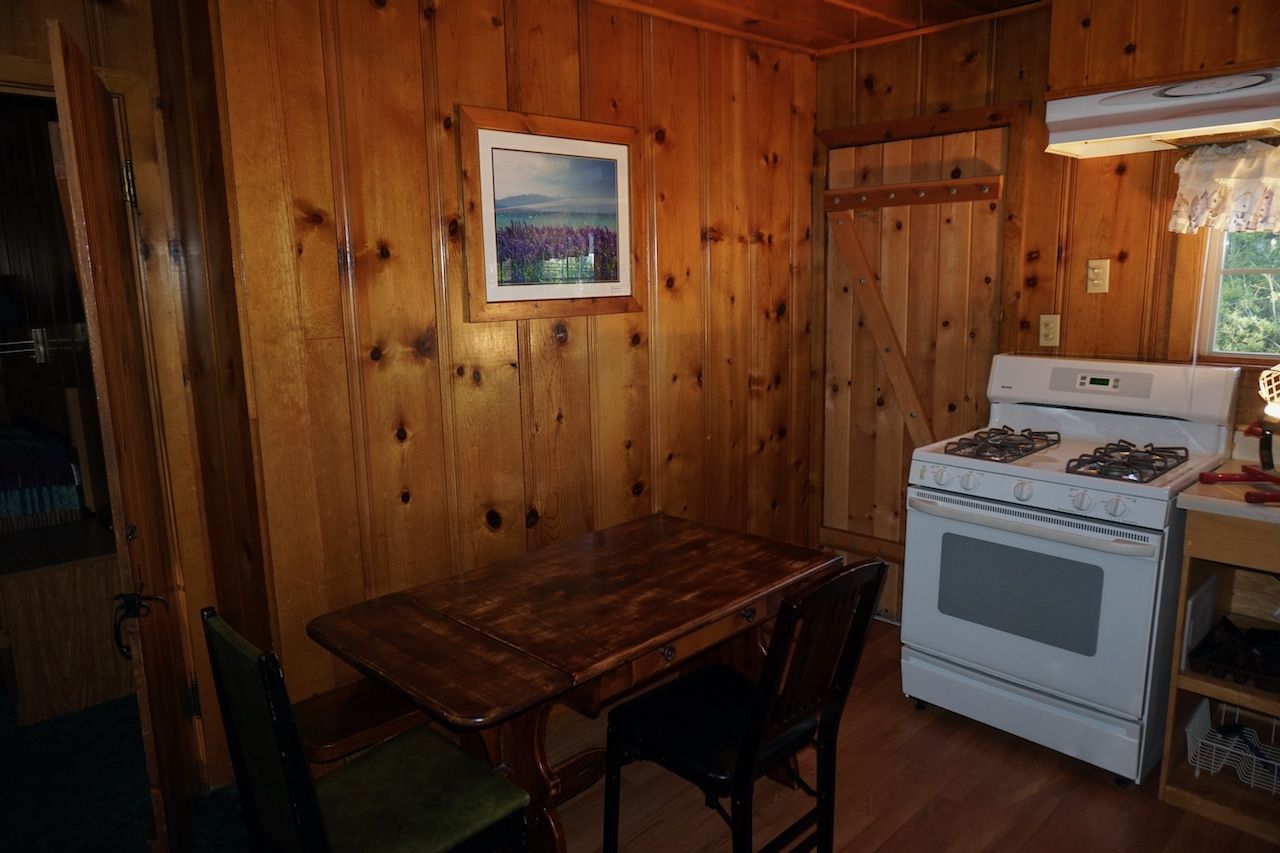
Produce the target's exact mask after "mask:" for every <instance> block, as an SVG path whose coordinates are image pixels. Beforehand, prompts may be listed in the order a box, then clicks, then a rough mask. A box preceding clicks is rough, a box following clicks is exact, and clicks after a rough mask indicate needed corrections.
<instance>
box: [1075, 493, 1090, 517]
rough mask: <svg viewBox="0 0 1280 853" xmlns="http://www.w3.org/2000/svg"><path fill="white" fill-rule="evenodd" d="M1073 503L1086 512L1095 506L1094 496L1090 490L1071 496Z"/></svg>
mask: <svg viewBox="0 0 1280 853" xmlns="http://www.w3.org/2000/svg"><path fill="white" fill-rule="evenodd" d="M1071 505H1072V506H1073V507H1075V508H1076V509H1078V510H1080V511H1081V512H1084V511H1085V510H1087V509H1089V507H1091V506H1093V498H1091V497H1089V493H1088V492H1076V493H1074V494H1073V495H1072V496H1071Z"/></svg>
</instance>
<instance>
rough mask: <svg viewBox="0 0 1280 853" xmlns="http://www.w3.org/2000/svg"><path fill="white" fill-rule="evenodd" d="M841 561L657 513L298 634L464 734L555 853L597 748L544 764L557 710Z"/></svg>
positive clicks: (647, 673) (623, 687)
mask: <svg viewBox="0 0 1280 853" xmlns="http://www.w3.org/2000/svg"><path fill="white" fill-rule="evenodd" d="M839 565H840V558H839V557H838V556H837V555H834V554H827V553H823V552H821V551H816V550H813V549H810V548H804V547H801V546H797V545H789V544H785V543H782V542H776V541H773V540H771V539H766V538H763V537H760V536H752V535H749V534H746V533H739V532H735V531H731V530H723V529H720V528H715V527H710V526H707V525H705V524H699V523H697V522H694V521H689V520H686V519H680V518H674V517H671V516H668V515H664V514H661V513H657V514H654V515H650V516H647V517H645V518H641V519H637V520H635V521H631V522H627V523H625V524H620V525H617V526H615V527H610V528H607V529H604V530H599V531H596V532H594V533H589V534H586V535H584V536H580V537H578V538H576V539H571V540H567V541H564V542H560V543H557V544H554V545H550V546H547V547H545V548H542V549H540V550H538V551H534V552H532V553H529V554H525V555H523V556H520V557H516V558H513V559H510V560H506V561H504V562H501V563H496V564H494V565H491V566H487V567H485V568H482V569H478V570H476V571H472V572H467V573H465V574H461V575H458V576H456V577H451V578H447V579H443V580H439V581H435V582H433V583H428V584H426V585H424V586H420V587H416V588H413V589H408V590H404V591H403V592H398V593H394V594H391V595H385V596H382V597H380V598H375V599H371V600H369V601H365V602H362V603H360V604H355V605H352V606H350V607H344V608H342V609H341V610H337V611H335V612H333V613H328V614H325V615H323V616H320V617H318V618H316V619H314V620H313V621H312V622H311V623H310V624H309V625H308V626H307V631H308V633H309V634H310V636H311V637H312V638H313V639H314V640H315V641H316V642H318V643H319V644H320V645H322V646H324V647H325V648H326V649H329V650H330V651H331V652H333V653H334V654H335V655H337V656H338V657H339V658H341V659H342V660H344V661H346V662H347V663H349V664H351V665H352V666H354V667H355V668H356V669H358V670H360V671H361V672H363V673H364V674H365V675H367V676H369V677H370V678H374V679H377V680H378V681H381V682H382V683H384V684H386V685H388V686H390V687H392V688H394V689H395V690H398V691H400V692H401V693H403V694H404V695H406V696H408V697H409V698H411V699H412V700H413V701H415V702H417V703H418V704H419V705H420V706H421V707H422V708H424V709H426V710H427V711H428V712H429V713H430V714H432V715H434V716H435V717H436V718H438V719H439V720H441V721H442V722H444V723H446V724H448V725H449V726H451V727H454V728H455V729H457V730H459V731H460V732H461V734H462V738H461V739H462V742H463V744H464V745H465V746H467V747H468V748H469V749H470V750H471V751H473V752H474V753H476V754H477V755H479V756H480V757H482V758H484V759H485V760H487V761H488V762H489V763H490V764H491V765H493V766H495V767H500V768H503V769H504V770H505V771H506V772H507V773H509V775H510V776H511V778H512V779H513V780H514V781H515V782H516V783H517V784H519V785H520V786H521V787H523V788H525V790H527V791H528V792H529V795H530V806H529V814H528V817H529V822H528V825H529V840H530V848H531V849H533V850H564V849H565V839H564V832H563V830H562V828H561V824H560V820H559V818H558V816H557V814H556V807H557V806H558V805H559V804H560V803H563V802H564V801H566V800H568V799H569V798H571V797H573V796H575V795H576V794H578V793H580V792H582V791H583V790H585V789H586V788H588V787H590V786H591V785H592V784H594V783H595V782H596V781H597V780H598V779H599V778H600V777H601V776H602V775H603V767H604V752H603V749H590V750H587V751H585V752H582V753H579V754H578V755H575V756H573V757H571V758H569V759H567V760H565V761H564V762H562V763H560V764H557V765H552V763H551V762H550V761H549V760H548V758H547V750H546V729H547V718H548V714H549V713H550V711H551V708H552V706H553V705H555V704H556V703H563V704H566V705H568V706H570V707H572V708H574V709H575V710H577V711H579V712H581V713H584V714H588V715H590V716H595V715H596V714H598V713H599V712H600V711H601V709H602V708H604V707H605V706H606V705H607V704H608V703H609V702H610V701H612V700H614V699H616V698H618V697H620V696H622V695H623V694H626V693H628V692H631V691H632V690H634V689H636V688H638V687H640V686H642V685H644V684H645V683H647V682H650V681H654V680H657V679H660V678H662V677H663V676H665V675H668V674H671V673H672V672H674V671H676V670H677V669H678V668H679V667H681V666H682V665H683V664H685V663H687V662H688V661H690V659H692V658H694V657H696V656H699V655H702V654H703V653H706V652H708V651H709V650H712V649H713V648H715V647H717V646H719V645H721V644H723V643H725V642H726V641H728V640H730V639H731V638H734V637H737V636H739V635H742V634H743V633H744V632H747V631H749V630H752V629H753V628H755V627H757V626H759V625H760V624H761V623H762V622H765V621H766V620H768V619H769V618H771V617H772V616H773V615H774V614H775V613H776V612H777V609H778V605H779V603H780V602H781V600H782V597H783V595H784V594H786V593H787V592H788V591H789V590H793V589H795V588H797V587H800V586H803V585H804V584H806V583H807V582H809V581H811V580H813V579H815V578H818V577H821V576H824V575H826V574H827V573H829V572H831V571H832V570H834V569H835V568H837V567H838V566H839Z"/></svg>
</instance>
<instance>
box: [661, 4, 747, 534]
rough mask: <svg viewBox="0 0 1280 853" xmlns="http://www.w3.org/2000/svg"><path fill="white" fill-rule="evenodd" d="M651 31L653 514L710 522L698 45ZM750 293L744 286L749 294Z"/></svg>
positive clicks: (665, 28) (696, 38) (742, 295)
mask: <svg viewBox="0 0 1280 853" xmlns="http://www.w3.org/2000/svg"><path fill="white" fill-rule="evenodd" d="M651 27H652V31H653V42H652V48H651V52H650V56H649V58H648V61H649V63H650V64H651V67H652V69H653V70H652V75H653V77H652V83H651V84H650V86H651V94H650V96H649V97H650V109H651V111H652V112H651V115H652V118H651V120H650V123H649V124H650V127H652V131H651V132H650V134H649V138H648V140H646V143H647V145H648V146H649V149H650V151H651V156H652V158H653V175H654V201H653V222H654V228H655V229H657V228H661V229H662V232H661V235H660V236H659V239H658V245H657V247H656V248H657V253H656V258H655V261H656V263H655V266H654V272H655V274H656V277H657V286H656V287H655V288H654V294H653V297H652V298H653V302H652V315H651V318H650V336H651V340H652V341H653V348H654V349H653V358H654V405H655V407H656V409H657V411H656V415H655V423H654V442H655V447H656V449H657V454H658V455H657V465H658V468H657V483H656V488H657V506H659V507H662V508H664V509H666V510H667V511H668V512H673V513H675V514H677V515H683V516H687V517H690V518H696V519H702V518H705V517H706V515H707V511H706V477H705V465H706V462H705V457H706V448H705V444H704V440H703V436H704V435H705V434H706V428H705V418H706V412H705V410H704V405H705V403H704V399H703V363H704V354H705V340H704V338H703V329H704V324H705V318H704V312H705V305H704V302H703V290H702V275H703V273H702V262H701V255H702V247H701V237H700V233H699V226H700V224H701V222H700V218H701V217H700V216H699V210H698V207H697V205H696V204H695V203H693V193H694V192H696V191H697V190H698V189H701V187H700V184H701V181H700V180H699V174H700V172H701V169H702V127H701V121H700V116H701V114H702V103H701V97H700V96H701V89H700V87H695V86H691V85H689V80H690V79H691V77H693V75H694V74H696V73H697V70H698V65H697V63H698V62H699V53H700V41H701V39H702V38H704V37H703V36H700V35H699V33H697V32H696V31H694V30H691V29H689V28H688V27H682V26H679V25H676V24H672V23H669V22H667V21H660V20H655V21H653V22H652V24H651ZM752 153H754V151H753V152H752ZM695 188H697V189H695ZM750 284H751V280H750V278H749V279H748V280H747V285H748V288H749V287H750ZM750 297H751V291H750V289H746V290H744V291H741V292H739V294H738V298H739V299H742V300H744V301H747V302H749V301H750ZM740 499H742V500H747V499H748V497H747V496H746V495H743V496H741V498H740Z"/></svg>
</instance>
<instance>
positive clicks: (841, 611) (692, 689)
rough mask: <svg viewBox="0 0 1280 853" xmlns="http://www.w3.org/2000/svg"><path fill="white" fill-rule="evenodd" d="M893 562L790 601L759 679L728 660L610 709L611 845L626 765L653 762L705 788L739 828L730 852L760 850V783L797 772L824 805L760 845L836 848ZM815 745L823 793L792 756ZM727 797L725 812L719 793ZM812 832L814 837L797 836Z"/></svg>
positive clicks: (857, 569)
mask: <svg viewBox="0 0 1280 853" xmlns="http://www.w3.org/2000/svg"><path fill="white" fill-rule="evenodd" d="M884 574H885V564H884V563H883V562H881V561H879V560H873V561H869V562H866V563H863V564H861V565H858V566H853V567H850V568H846V569H842V570H840V571H839V572H838V573H837V574H835V575H833V576H832V577H830V578H827V579H826V580H823V581H821V582H820V583H818V584H816V585H815V586H813V587H811V588H810V589H808V590H807V591H806V592H804V593H803V594H802V595H800V596H799V597H797V598H795V599H794V600H792V599H790V598H788V599H787V600H784V601H783V603H782V606H781V608H780V610H779V612H778V618H777V622H776V623H775V625H774V629H773V637H772V638H771V640H770V642H769V649H768V651H767V653H766V656H765V661H764V671H763V674H762V676H761V678H760V680H759V682H753V681H751V680H749V679H747V678H746V677H744V676H743V675H741V674H739V673H738V672H737V671H736V670H734V669H731V668H729V667H727V666H723V665H720V664H714V665H711V666H707V667H703V668H702V669H698V670H695V671H693V672H691V673H689V674H687V675H682V676H680V677H679V678H677V679H675V680H674V681H671V682H668V683H667V684H664V685H662V686H661V687H658V688H656V689H654V690H652V691H650V692H648V693H645V694H643V695H641V696H638V697H636V698H635V699H632V700H631V701H629V702H626V703H624V704H622V705H619V706H618V707H617V708H615V709H614V710H613V711H612V712H611V713H610V714H609V735H608V753H607V758H606V766H605V809H604V851H605V853H617V850H618V810H619V800H620V797H621V791H620V787H621V782H622V766H623V765H624V764H626V763H628V762H631V761H654V762H656V763H658V764H660V765H661V766H663V767H665V768H666V769H668V770H670V771H672V772H673V773H675V774H677V775H678V776H681V777H682V778H684V779H686V780H688V781H690V782H692V783H693V784H695V785H697V786H698V787H699V788H700V789H701V790H702V792H703V794H704V796H705V797H706V802H707V805H708V806H709V807H711V808H713V809H715V810H716V811H717V812H719V813H720V815H721V817H723V818H724V819H725V821H726V822H727V823H728V824H729V827H730V829H731V830H732V832H733V851H734V853H747V851H750V850H751V849H752V837H751V799H752V792H753V790H754V787H755V781H756V779H758V778H759V777H760V776H762V775H764V774H766V773H769V772H770V771H773V770H780V771H783V772H786V773H789V774H790V775H791V776H792V778H793V779H794V780H795V781H796V783H797V784H798V785H799V786H800V787H801V788H803V789H804V790H805V791H806V792H807V793H809V794H810V796H813V797H814V798H815V800H816V804H815V806H814V808H812V809H811V810H809V812H807V813H806V814H805V815H804V816H802V817H801V818H800V819H799V820H797V821H796V822H795V823H793V824H791V826H789V827H787V828H786V829H785V830H783V831H782V832H781V833H780V834H779V835H778V836H777V837H776V838H775V839H774V840H773V841H771V842H769V844H768V845H766V846H765V847H764V848H763V849H764V850H769V851H774V850H781V849H783V848H784V847H786V846H787V845H789V844H793V843H795V844H797V846H796V847H795V849H796V850H810V849H813V848H817V849H818V850H820V851H830V850H831V848H832V842H833V838H834V834H835V789H836V737H837V734H838V733H839V728H840V716H841V713H842V712H843V710H844V705H845V700H846V698H847V697H848V695H849V688H850V686H851V685H852V683H853V676H854V673H855V672H856V670H857V668H858V659H859V657H860V656H861V654H862V646H863V642H864V641H865V639H866V636H867V629H868V627H869V625H870V623H871V617H872V615H873V613H874V612H875V606H876V599H877V598H879V596H880V588H881V587H882V586H883V585H884ZM810 744H812V745H814V746H816V747H817V764H818V772H817V789H816V790H815V789H813V788H811V787H809V785H807V784H806V783H805V782H804V780H803V779H801V778H800V777H799V775H798V774H796V773H795V771H794V769H793V768H792V764H791V759H792V758H793V757H794V756H795V755H796V753H797V752H799V751H800V750H801V749H802V748H804V747H805V746H808V745H810ZM724 797H729V798H730V803H731V805H730V811H729V812H726V811H725V809H724V807H723V806H721V804H720V800H721V799H722V798H724ZM810 829H812V830H813V831H812V832H810V833H809V835H808V836H805V837H803V838H802V837H801V836H802V835H803V833H804V832H805V831H806V830H810Z"/></svg>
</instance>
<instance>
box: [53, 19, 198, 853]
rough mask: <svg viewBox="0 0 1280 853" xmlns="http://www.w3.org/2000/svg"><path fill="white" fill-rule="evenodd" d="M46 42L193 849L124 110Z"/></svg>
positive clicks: (181, 673)
mask: <svg viewBox="0 0 1280 853" xmlns="http://www.w3.org/2000/svg"><path fill="white" fill-rule="evenodd" d="M49 45H50V50H49V53H50V56H51V58H52V61H53V79H54V89H55V94H56V96H57V101H58V120H59V125H60V126H61V134H62V148H63V152H64V155H65V158H66V165H67V177H68V184H69V188H70V201H71V222H72V231H73V234H74V239H73V244H74V245H73V248H74V252H75V256H76V269H77V272H78V273H79V278H80V289H81V293H82V295H83V297H84V309H85V320H86V323H87V325H88V330H89V344H90V352H91V354H92V358H93V379H94V384H95V386H96V389H97V395H98V412H99V416H100V419H101V425H102V438H103V449H104V451H105V456H106V463H107V480H108V486H109V492H110V498H111V506H112V510H113V517H114V520H115V536H116V549H117V553H118V557H119V562H120V571H121V583H122V586H123V587H124V588H123V589H122V590H121V591H122V592H125V593H137V592H139V590H142V591H144V592H145V593H146V594H147V595H148V596H160V597H162V598H163V599H164V603H161V602H158V601H151V602H148V604H149V610H150V612H149V614H148V615H146V616H145V618H137V619H129V620H126V623H125V624H126V631H127V633H126V635H125V636H126V642H127V643H128V644H129V645H130V647H131V648H132V654H133V664H134V673H135V677H136V679H137V683H138V708H139V713H140V716H141V719H142V735H143V743H144V746H145V748H146V751H147V770H148V774H149V776H150V779H151V801H152V808H153V815H154V817H153V826H152V835H153V837H152V846H153V848H159V849H167V848H169V847H172V848H173V849H176V850H182V849H189V848H190V847H191V844H190V841H191V836H192V815H193V805H194V798H195V794H196V792H197V791H198V789H199V785H200V767H199V759H198V747H197V739H196V730H195V725H194V721H193V719H192V716H191V713H190V709H189V708H188V707H187V705H188V703H189V695H190V694H189V692H188V691H189V688H190V685H191V683H192V679H191V660H190V645H189V643H188V635H187V631H186V625H185V614H186V607H185V606H184V603H183V601H182V600H181V596H182V591H181V584H180V583H179V582H178V578H179V567H178V566H177V564H176V559H175V552H174V549H173V548H172V543H171V541H170V530H169V524H168V520H169V513H168V509H167V503H166V491H165V483H164V482H163V478H162V476H161V462H162V461H163V457H162V451H161V446H160V443H159V439H158V435H159V433H158V431H157V430H156V428H155V427H156V421H155V419H156V417H157V414H156V413H155V412H153V409H152V403H151V401H152V399H153V398H152V395H151V394H150V393H149V392H150V391H151V389H152V387H153V382H152V377H151V372H150V371H149V369H148V359H147V338H146V332H145V329H146V327H145V325H144V322H143V306H142V301H141V293H140V289H139V287H138V280H137V273H136V270H135V266H134V260H133V253H134V251H135V249H134V246H133V238H132V236H131V230H130V223H129V216H130V213H129V212H128V202H127V201H126V200H125V192H124V189H123V188H124V186H125V182H124V179H123V175H124V172H123V170H122V169H121V165H120V163H121V157H120V151H119V142H118V136H117V133H116V122H115V111H114V109H113V106H112V102H111V96H110V95H109V94H108V92H107V89H106V87H105V86H103V84H102V82H101V80H99V79H98V76H97V75H96V74H95V73H94V71H93V67H92V66H91V64H90V62H89V60H88V59H87V58H86V57H85V55H84V54H83V53H82V52H81V51H80V49H79V48H78V47H76V45H75V44H74V43H73V42H72V41H71V39H70V38H69V37H68V36H67V34H66V32H65V31H64V30H63V29H62V27H61V26H60V25H59V24H58V23H57V22H56V21H55V22H51V23H50V24H49ZM135 626H136V627H135Z"/></svg>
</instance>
